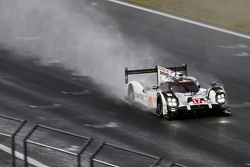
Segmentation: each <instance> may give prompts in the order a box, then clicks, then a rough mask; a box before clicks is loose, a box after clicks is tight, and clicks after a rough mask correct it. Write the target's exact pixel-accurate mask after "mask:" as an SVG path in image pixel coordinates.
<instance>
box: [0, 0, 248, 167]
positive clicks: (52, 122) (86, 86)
mask: <svg viewBox="0 0 250 167" xmlns="http://www.w3.org/2000/svg"><path fill="white" fill-rule="evenodd" d="M96 2H97V4H98V5H96V8H98V9H100V10H102V11H104V12H106V13H107V14H110V16H111V17H112V18H113V20H114V21H115V22H116V24H118V25H119V27H120V29H121V31H122V33H123V34H126V35H127V36H128V37H129V38H130V39H131V40H138V41H140V40H143V41H148V42H150V44H151V45H152V46H154V47H155V48H159V49H161V50H163V51H164V52H163V53H161V54H159V55H156V57H157V60H158V61H159V63H161V64H162V62H166V64H168V62H169V59H168V56H167V55H171V57H172V58H173V59H171V63H174V64H175V65H179V64H182V63H186V64H188V70H189V71H188V72H189V73H190V74H193V75H194V76H195V75H199V76H197V77H198V78H199V77H201V78H202V79H204V78H205V79H206V78H209V77H210V76H213V77H215V78H218V80H219V81H220V82H221V83H223V84H224V86H225V88H226V91H227V92H228V99H229V104H230V105H231V107H232V109H231V112H232V116H230V117H223V116H211V115H201V116H193V115H191V116H187V117H185V118H180V119H177V120H173V121H167V120H164V119H159V118H157V117H156V116H154V115H153V114H150V113H148V112H146V111H143V110H141V109H139V108H136V107H132V106H130V105H129V104H127V103H125V102H124V101H122V100H116V99H113V98H111V97H109V96H107V95H106V94H105V92H103V91H102V88H101V87H100V85H97V84H95V83H94V82H93V81H92V80H91V78H90V77H88V76H86V77H84V76H82V77H80V76H74V75H73V74H72V72H71V71H68V70H66V69H64V68H63V67H61V66H56V65H55V66H42V65H40V64H39V63H38V60H36V59H28V58H23V57H20V56H18V55H17V54H16V53H15V52H13V51H12V50H6V49H1V50H0V113H1V114H7V115H10V116H14V117H18V118H21V119H26V120H28V122H29V124H28V126H29V127H31V126H32V125H34V124H36V123H41V124H44V125H48V126H52V127H56V128H59V129H64V130H67V131H70V132H74V133H78V134H81V135H85V136H91V137H93V138H95V139H96V141H98V140H100V141H101V140H106V141H109V142H112V143H115V144H118V145H121V146H125V147H128V148H133V149H136V150H139V151H142V152H146V153H150V154H154V155H158V156H160V157H162V158H163V159H164V161H163V162H162V164H161V165H162V166H164V165H166V164H169V163H171V162H173V161H174V162H178V163H181V164H184V165H187V166H190V167H201V166H202V167H211V166H218V167H236V166H249V163H250V142H249V141H250V126H249V125H250V121H249V120H250V113H249V112H250V99H249V98H250V89H249V86H250V70H249V67H250V56H247V55H249V54H250V41H249V40H247V39H244V38H240V37H236V36H233V35H230V34H225V33H222V32H218V31H214V30H209V29H205V28H202V27H198V26H195V25H192V24H187V23H183V22H179V21H176V20H172V19H169V18H164V17H162V16H157V15H152V14H149V13H146V12H143V11H138V10H135V9H132V8H128V7H124V6H120V5H117V4H113V3H110V2H105V1H101V0H99V1H96ZM141 56H143V55H141ZM121 68H124V67H121ZM121 75H124V74H121ZM23 134H25V132H22V135H21V136H23ZM47 135H48V136H47V137H46V138H45V139H44V140H45V141H46V140H49V141H48V142H50V143H53V142H54V143H55V144H56V143H57V141H56V140H52V139H49V134H47ZM50 140H51V141H50ZM65 140H66V141H68V142H69V143H71V140H70V139H65ZM0 154H1V157H2V152H0ZM59 166H60V165H59Z"/></svg>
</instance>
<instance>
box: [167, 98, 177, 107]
mask: <svg viewBox="0 0 250 167" xmlns="http://www.w3.org/2000/svg"><path fill="white" fill-rule="evenodd" d="M167 105H168V106H170V107H177V106H178V102H177V99H176V98H171V97H168V98H167Z"/></svg>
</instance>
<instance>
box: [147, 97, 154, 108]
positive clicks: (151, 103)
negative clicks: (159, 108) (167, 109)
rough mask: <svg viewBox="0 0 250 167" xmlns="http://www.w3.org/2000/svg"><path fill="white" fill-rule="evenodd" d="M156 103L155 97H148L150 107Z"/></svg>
mask: <svg viewBox="0 0 250 167" xmlns="http://www.w3.org/2000/svg"><path fill="white" fill-rule="evenodd" d="M153 103H154V97H153V96H148V107H150V108H151V107H152V106H153Z"/></svg>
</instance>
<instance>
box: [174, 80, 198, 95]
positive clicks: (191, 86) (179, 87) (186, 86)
mask: <svg viewBox="0 0 250 167" xmlns="http://www.w3.org/2000/svg"><path fill="white" fill-rule="evenodd" d="M170 89H171V90H172V91H173V92H177V93H189V92H194V93H196V92H198V91H199V88H198V87H197V85H196V84H195V83H194V82H174V83H171V84H170Z"/></svg>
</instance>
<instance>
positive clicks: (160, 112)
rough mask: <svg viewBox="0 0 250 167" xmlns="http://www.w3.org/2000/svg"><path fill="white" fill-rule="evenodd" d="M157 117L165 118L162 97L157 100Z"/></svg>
mask: <svg viewBox="0 0 250 167" xmlns="http://www.w3.org/2000/svg"><path fill="white" fill-rule="evenodd" d="M156 115H158V116H159V117H161V118H162V117H163V104H162V100H161V98H160V97H158V99H157V108H156Z"/></svg>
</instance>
